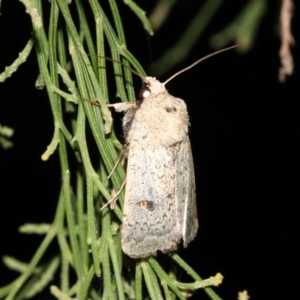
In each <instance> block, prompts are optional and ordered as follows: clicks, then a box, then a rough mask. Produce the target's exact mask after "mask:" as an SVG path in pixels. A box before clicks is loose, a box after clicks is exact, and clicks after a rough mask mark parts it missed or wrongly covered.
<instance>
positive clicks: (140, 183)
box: [110, 47, 233, 258]
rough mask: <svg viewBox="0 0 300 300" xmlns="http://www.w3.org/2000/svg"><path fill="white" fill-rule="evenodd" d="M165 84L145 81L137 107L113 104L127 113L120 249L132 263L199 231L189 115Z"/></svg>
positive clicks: (188, 239)
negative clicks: (125, 169)
mask: <svg viewBox="0 0 300 300" xmlns="http://www.w3.org/2000/svg"><path fill="white" fill-rule="evenodd" d="M231 48H233V47H230V48H226V49H223V50H220V51H217V52H215V53H212V54H210V55H208V56H206V57H204V58H201V59H199V60H198V61H196V62H195V63H193V64H192V65H190V66H188V67H187V68H185V69H183V70H181V71H179V72H177V73H176V74H174V75H173V76H172V77H171V78H169V79H168V80H167V81H165V82H164V83H161V82H159V81H158V80H157V79H156V78H154V77H146V78H144V85H143V88H142V89H141V91H140V93H139V98H140V100H139V101H137V102H136V103H116V104H111V105H110V106H113V107H114V108H115V110H116V111H117V112H125V115H124V118H123V131H124V136H125V141H126V144H127V151H128V160H127V176H126V187H125V203H124V210H123V219H122V228H121V244H122V249H123V251H124V253H126V254H127V255H128V256H130V257H132V258H139V257H147V256H150V255H156V253H157V250H160V251H162V252H164V253H166V252H169V251H172V250H176V249H177V245H178V244H179V243H180V242H181V240H182V241H183V245H184V246H185V247H186V246H187V245H188V243H189V242H191V241H192V240H193V239H194V238H195V236H196V234H197V231H198V217H197V207H196V185H195V175H194V165H193V157H192V151H191V146H190V140H189V137H188V127H189V116H188V113H187V108H186V104H185V102H184V101H183V100H182V99H179V98H176V97H173V96H172V95H170V94H169V93H168V91H167V90H166V88H165V84H166V83H167V82H168V81H170V80H171V79H173V78H174V77H175V76H177V75H178V74H180V73H182V72H184V71H186V70H188V69H190V68H192V67H193V66H194V65H196V64H197V63H199V62H200V61H202V60H204V59H206V58H207V57H210V56H212V55H215V54H217V53H219V52H222V51H226V50H228V49H231Z"/></svg>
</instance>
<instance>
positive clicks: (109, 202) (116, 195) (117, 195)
mask: <svg viewBox="0 0 300 300" xmlns="http://www.w3.org/2000/svg"><path fill="white" fill-rule="evenodd" d="M125 184H126V178H125V179H124V181H123V183H122V185H121V187H120V189H119V190H118V192H117V193H115V195H114V196H113V197H112V198H111V199H110V200H109V201H108V202H107V203H105V204H104V205H103V206H102V207H101V208H100V211H101V210H102V209H103V208H104V207H106V206H108V205H111V209H114V207H115V202H116V200H117V199H118V197H119V195H120V194H121V192H122V190H123V188H124V186H125Z"/></svg>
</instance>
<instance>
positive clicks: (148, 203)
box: [137, 200, 155, 211]
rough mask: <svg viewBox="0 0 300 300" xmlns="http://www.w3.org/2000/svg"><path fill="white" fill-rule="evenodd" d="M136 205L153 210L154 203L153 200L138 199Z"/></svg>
mask: <svg viewBox="0 0 300 300" xmlns="http://www.w3.org/2000/svg"><path fill="white" fill-rule="evenodd" d="M137 205H138V206H139V207H140V208H143V209H147V210H149V211H154V210H155V204H154V202H153V201H149V200H142V201H139V202H138V203H137Z"/></svg>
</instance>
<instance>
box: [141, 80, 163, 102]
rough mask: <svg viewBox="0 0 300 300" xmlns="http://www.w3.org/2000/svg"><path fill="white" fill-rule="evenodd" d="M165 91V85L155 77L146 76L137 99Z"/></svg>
mask: <svg viewBox="0 0 300 300" xmlns="http://www.w3.org/2000/svg"><path fill="white" fill-rule="evenodd" d="M164 91H166V88H165V85H164V84H163V83H161V82H159V81H158V80H157V79H156V78H155V77H146V78H145V81H144V83H143V86H142V88H141V89H140V92H139V99H140V100H144V99H146V98H148V97H149V96H150V95H157V94H159V93H161V92H164Z"/></svg>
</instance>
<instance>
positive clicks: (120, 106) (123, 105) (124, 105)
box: [107, 102, 137, 112]
mask: <svg viewBox="0 0 300 300" xmlns="http://www.w3.org/2000/svg"><path fill="white" fill-rule="evenodd" d="M107 106H108V107H113V108H114V109H115V111H116V112H122V111H123V112H126V111H127V110H129V109H135V108H136V107H137V104H136V103H134V102H119V103H114V104H107Z"/></svg>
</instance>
